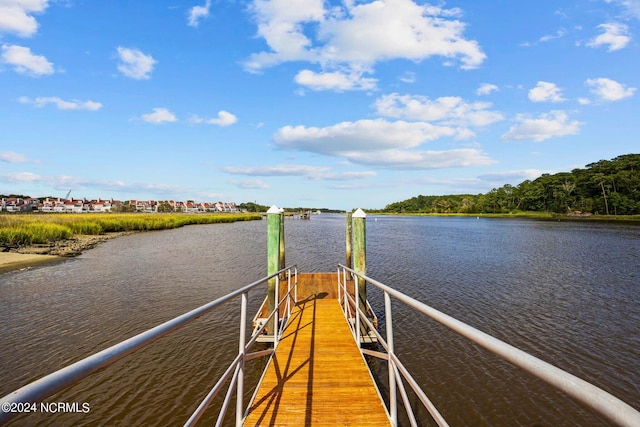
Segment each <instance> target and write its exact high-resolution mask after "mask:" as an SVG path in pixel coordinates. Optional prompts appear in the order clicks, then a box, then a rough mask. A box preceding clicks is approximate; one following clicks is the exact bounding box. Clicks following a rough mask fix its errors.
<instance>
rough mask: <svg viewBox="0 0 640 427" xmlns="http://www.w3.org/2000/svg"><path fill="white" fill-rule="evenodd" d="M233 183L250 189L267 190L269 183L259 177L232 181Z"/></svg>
mask: <svg viewBox="0 0 640 427" xmlns="http://www.w3.org/2000/svg"><path fill="white" fill-rule="evenodd" d="M231 185H233V186H235V187H238V188H242V189H248V190H266V189H268V188H269V184H267V183H266V182H263V181H261V180H259V179H247V180H244V181H231Z"/></svg>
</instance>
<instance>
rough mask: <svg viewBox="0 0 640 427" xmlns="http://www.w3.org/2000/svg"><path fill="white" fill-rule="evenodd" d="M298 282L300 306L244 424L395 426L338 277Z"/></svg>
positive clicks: (315, 276)
mask: <svg viewBox="0 0 640 427" xmlns="http://www.w3.org/2000/svg"><path fill="white" fill-rule="evenodd" d="M307 283H308V286H307V285H306V284H307ZM298 284H299V286H301V291H300V292H299V295H298V296H299V302H298V304H297V306H296V308H295V310H294V311H293V313H292V315H291V319H290V320H289V325H288V326H287V329H286V330H285V332H284V334H283V337H282V340H281V341H280V343H279V344H278V347H277V349H276V353H275V355H274V356H273V358H272V359H271V361H270V362H269V366H268V367H267V370H266V371H265V375H264V377H263V379H262V381H261V383H260V385H259V387H258V391H257V393H256V397H255V399H254V401H253V402H252V405H251V406H250V408H249V414H248V416H247V418H246V419H245V423H244V425H245V426H258V425H260V426H267V425H270V426H275V425H277V426H296V427H298V426H311V425H313V426H383V425H390V423H389V418H388V417H387V413H386V410H385V408H384V404H383V402H382V400H381V398H380V395H379V394H378V390H377V389H376V387H375V384H374V382H373V378H372V377H371V374H370V372H369V369H368V368H367V366H366V363H365V361H364V359H363V357H362V355H361V354H360V351H359V350H358V348H357V346H356V344H355V341H354V339H353V337H352V335H351V332H350V330H349V326H348V324H347V321H346V319H345V318H344V315H343V314H342V311H341V309H340V305H339V304H338V301H337V299H335V298H336V297H335V291H332V290H331V289H332V288H335V287H336V274H335V273H333V274H331V273H313V274H309V275H300V276H299V277H298Z"/></svg>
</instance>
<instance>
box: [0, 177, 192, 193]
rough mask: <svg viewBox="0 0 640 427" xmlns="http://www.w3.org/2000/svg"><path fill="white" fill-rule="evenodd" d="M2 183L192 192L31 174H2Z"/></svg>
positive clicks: (0, 178) (76, 188)
mask: <svg viewBox="0 0 640 427" xmlns="http://www.w3.org/2000/svg"><path fill="white" fill-rule="evenodd" d="M0 181H1V182H9V183H32V184H40V185H44V186H47V187H50V188H54V189H60V190H65V191H66V190H68V189H69V188H72V189H74V190H82V189H86V188H97V189H100V190H103V191H117V192H132V193H137V192H149V193H153V194H158V195H170V196H172V197H175V195H180V194H185V193H187V192H189V191H190V190H189V189H187V188H184V187H180V186H176V185H168V184H156V183H126V182H124V181H106V180H94V179H88V178H82V177H76V176H69V175H57V176H47V175H37V174H34V173H31V172H20V173H7V174H0Z"/></svg>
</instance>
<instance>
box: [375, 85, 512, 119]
mask: <svg viewBox="0 0 640 427" xmlns="http://www.w3.org/2000/svg"><path fill="white" fill-rule="evenodd" d="M491 106H492V104H491V103H489V102H467V101H465V100H464V99H462V98H460V97H457V96H445V97H441V98H437V99H435V100H431V99H429V98H427V97H426V96H418V95H399V94H397V93H392V94H390V95H384V96H382V97H380V98H378V99H377V100H376V101H375V103H374V107H375V109H376V113H377V114H379V115H381V116H385V117H394V118H401V119H409V120H419V121H426V122H441V124H444V125H457V126H475V127H480V126H487V125H490V124H491V123H495V122H498V121H500V120H503V119H504V117H503V116H502V114H500V113H498V112H495V111H491V110H489V108H491Z"/></svg>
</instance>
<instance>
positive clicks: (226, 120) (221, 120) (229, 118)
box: [189, 110, 238, 126]
mask: <svg viewBox="0 0 640 427" xmlns="http://www.w3.org/2000/svg"><path fill="white" fill-rule="evenodd" d="M237 121H238V118H237V117H236V116H235V115H233V114H231V113H229V112H228V111H224V110H222V111H218V117H216V118H213V119H204V118H202V117H200V116H191V117H190V118H189V123H191V124H200V123H207V124H210V125H218V126H231V125H232V124H234V123H236V122H237Z"/></svg>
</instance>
